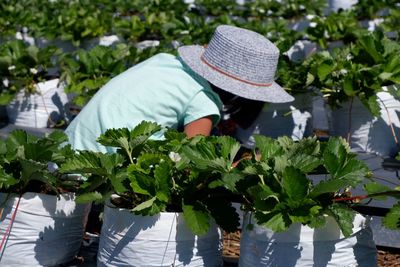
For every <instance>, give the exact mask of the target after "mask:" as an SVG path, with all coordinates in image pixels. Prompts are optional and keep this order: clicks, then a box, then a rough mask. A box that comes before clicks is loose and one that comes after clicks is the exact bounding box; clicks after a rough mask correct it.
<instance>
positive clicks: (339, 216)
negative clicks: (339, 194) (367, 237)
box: [328, 203, 356, 237]
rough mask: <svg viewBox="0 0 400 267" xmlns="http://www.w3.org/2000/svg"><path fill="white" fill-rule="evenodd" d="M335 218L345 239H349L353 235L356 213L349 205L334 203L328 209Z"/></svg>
mask: <svg viewBox="0 0 400 267" xmlns="http://www.w3.org/2000/svg"><path fill="white" fill-rule="evenodd" d="M328 208H329V211H330V212H331V213H332V215H333V218H334V219H335V220H336V222H337V223H338V225H339V227H340V230H342V233H343V235H344V236H345V237H349V236H350V235H351V234H352V233H353V221H354V217H355V214H356V212H355V211H354V210H352V209H350V208H349V207H347V205H342V204H337V203H334V204H332V205H331V206H329V207H328Z"/></svg>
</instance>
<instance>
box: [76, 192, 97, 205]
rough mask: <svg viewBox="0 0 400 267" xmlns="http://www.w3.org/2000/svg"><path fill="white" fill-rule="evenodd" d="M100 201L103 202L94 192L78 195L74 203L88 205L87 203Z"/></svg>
mask: <svg viewBox="0 0 400 267" xmlns="http://www.w3.org/2000/svg"><path fill="white" fill-rule="evenodd" d="M101 200H103V196H102V194H100V193H99V192H97V191H95V192H89V193H84V194H81V195H78V196H77V197H76V200H75V201H76V202H77V203H88V202H92V201H96V202H98V201H101Z"/></svg>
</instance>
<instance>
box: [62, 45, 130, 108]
mask: <svg viewBox="0 0 400 267" xmlns="http://www.w3.org/2000/svg"><path fill="white" fill-rule="evenodd" d="M129 53H130V52H129V48H128V47H127V46H126V45H125V44H118V45H117V46H116V47H115V48H111V47H105V46H96V47H94V48H93V49H91V50H89V51H86V50H83V49H79V50H78V51H77V52H74V53H72V54H64V55H63V57H62V58H61V59H60V65H61V77H60V79H61V80H63V81H65V82H66V84H67V86H66V88H65V91H66V92H68V93H72V94H73V95H74V98H73V102H74V103H75V104H77V105H79V106H83V105H84V104H86V103H87V102H88V101H89V99H90V98H91V97H92V96H93V95H94V94H95V93H96V92H97V91H98V90H99V89H100V88H101V87H102V86H103V85H104V84H106V83H107V82H108V81H109V80H110V79H111V78H113V77H114V76H116V75H118V74H119V73H121V72H123V71H124V70H125V69H126V66H127V62H126V57H127V56H128V55H129Z"/></svg>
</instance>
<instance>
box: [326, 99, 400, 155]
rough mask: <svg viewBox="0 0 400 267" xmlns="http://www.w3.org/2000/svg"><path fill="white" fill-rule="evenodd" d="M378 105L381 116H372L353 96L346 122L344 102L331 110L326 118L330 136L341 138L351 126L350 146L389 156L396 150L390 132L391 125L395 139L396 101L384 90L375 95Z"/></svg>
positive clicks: (398, 128)
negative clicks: (328, 119) (328, 121)
mask: <svg viewBox="0 0 400 267" xmlns="http://www.w3.org/2000/svg"><path fill="white" fill-rule="evenodd" d="M377 97H378V99H380V101H378V103H379V105H380V107H381V116H380V117H374V116H373V115H372V114H371V112H369V111H368V110H367V108H366V107H365V106H364V105H363V104H362V103H361V102H360V101H359V100H358V99H354V101H353V104H352V109H351V122H350V124H349V106H350V104H349V103H348V102H346V103H344V105H343V107H342V108H340V109H336V110H332V113H331V116H330V117H331V118H330V124H331V125H330V129H331V135H339V136H342V137H344V138H346V137H347V135H348V132H349V125H351V128H350V133H351V138H350V142H349V143H350V146H351V148H352V149H354V150H355V151H361V152H369V153H375V154H378V155H380V156H388V155H393V154H395V153H396V152H397V149H398V148H397V146H396V142H395V141H394V140H395V139H394V137H393V134H392V129H391V127H390V125H392V127H393V129H394V132H395V134H396V136H397V138H400V119H399V116H398V115H397V113H398V112H400V101H399V100H398V99H395V98H393V96H392V95H390V94H389V93H388V92H379V93H378V94H377Z"/></svg>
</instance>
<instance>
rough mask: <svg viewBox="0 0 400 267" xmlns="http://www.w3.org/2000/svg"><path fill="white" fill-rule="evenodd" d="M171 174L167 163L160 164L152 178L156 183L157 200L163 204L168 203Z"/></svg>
mask: <svg viewBox="0 0 400 267" xmlns="http://www.w3.org/2000/svg"><path fill="white" fill-rule="evenodd" d="M171 175H172V172H171V167H170V165H169V164H168V163H167V162H161V163H160V165H159V166H158V167H156V169H155V171H154V178H155V181H156V186H157V192H156V196H157V199H159V200H160V201H163V202H168V201H169V198H170V194H171V192H170V190H171V188H172V177H171Z"/></svg>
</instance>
